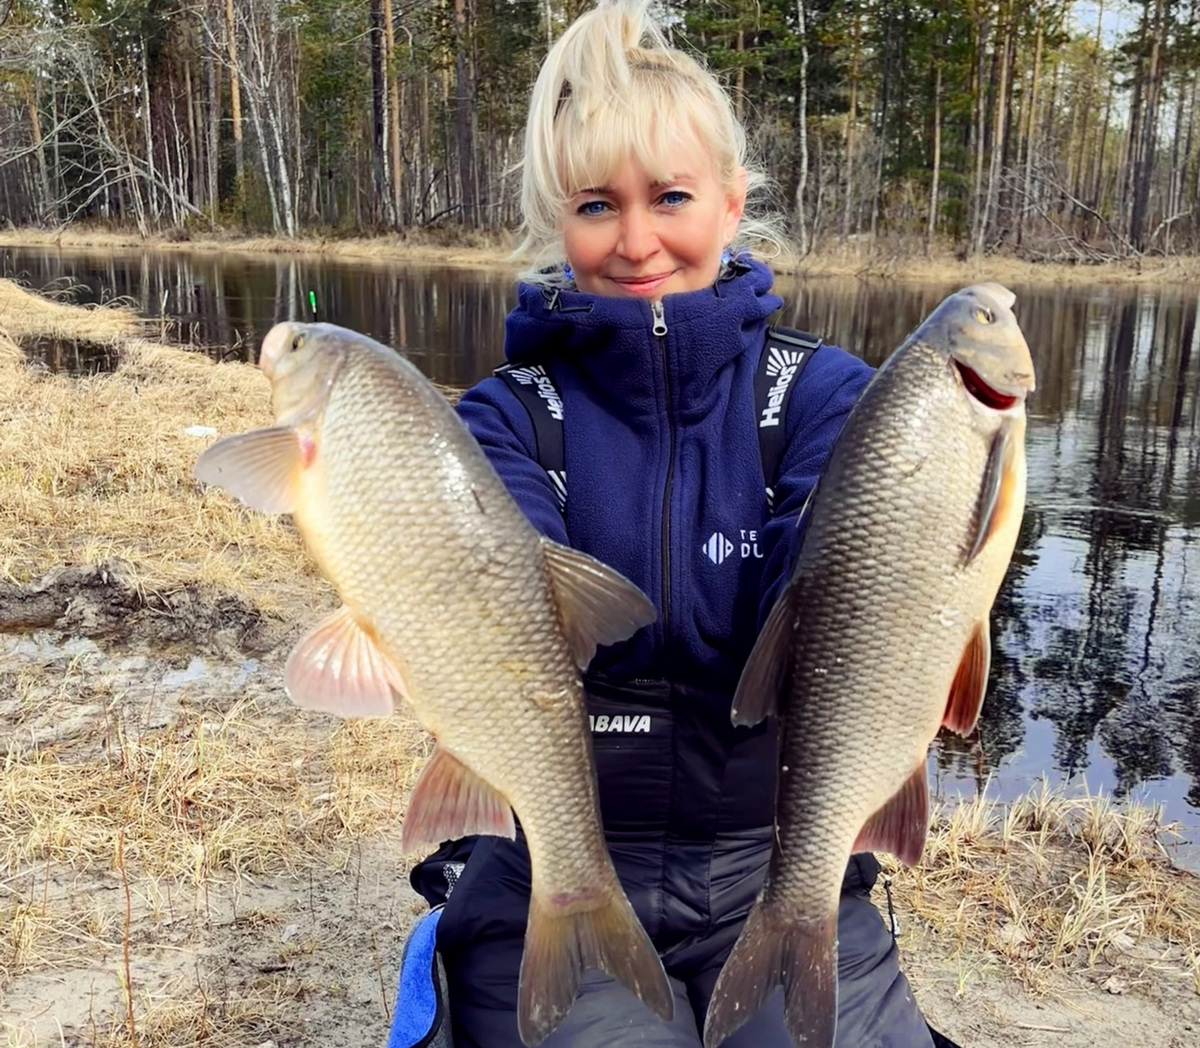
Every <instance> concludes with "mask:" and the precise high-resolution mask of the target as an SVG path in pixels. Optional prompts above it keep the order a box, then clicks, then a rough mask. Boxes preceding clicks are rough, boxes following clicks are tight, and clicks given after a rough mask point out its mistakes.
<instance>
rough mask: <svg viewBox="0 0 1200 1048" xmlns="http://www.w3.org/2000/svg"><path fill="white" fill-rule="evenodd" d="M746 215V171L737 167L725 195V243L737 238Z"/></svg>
mask: <svg viewBox="0 0 1200 1048" xmlns="http://www.w3.org/2000/svg"><path fill="white" fill-rule="evenodd" d="M745 213H746V169H745V168H744V167H739V168H738V169H737V173H736V174H735V175H734V176H733V185H731V186H730V187H729V190H728V192H727V193H726V194H725V227H724V234H725V243H727V244H728V243H729V242H730V241H731V240H733V239H734V237H736V236H737V231H738V226H739V225H741V222H742V215H744V214H745Z"/></svg>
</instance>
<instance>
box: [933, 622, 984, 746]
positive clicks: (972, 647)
mask: <svg viewBox="0 0 1200 1048" xmlns="http://www.w3.org/2000/svg"><path fill="white" fill-rule="evenodd" d="M991 666H992V641H991V636H990V633H989V630H988V622H987V619H986V618H985V619H983V620H982V621H981V622H980V623H979V625H977V626H976V627H975V630H974V631H973V632H972V634H971V636H970V639H969V640H968V641H967V646H966V647H965V648H964V649H963V653H962V658H961V659H960V660H959V662H958V670H957V671H956V672H955V674H954V681H953V683H951V685H950V695H949V697H948V698H947V700H946V712H945V714H944V715H943V717H942V723H943V724H944V725H945V726H946V727H947V728H949V729H950V730H951V731H953V732H956V733H957V734H959V735H970V734H971V732H972V731H974V730H975V725H976V723H978V721H979V711H980V709H981V708H982V707H983V697H984V695H985V694H986V693H987V683H988V673H989V672H990V670H991Z"/></svg>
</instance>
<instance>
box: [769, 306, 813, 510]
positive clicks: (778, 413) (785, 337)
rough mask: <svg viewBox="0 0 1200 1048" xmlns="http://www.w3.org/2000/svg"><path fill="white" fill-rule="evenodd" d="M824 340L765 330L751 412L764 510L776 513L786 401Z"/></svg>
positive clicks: (788, 331) (785, 330)
mask: <svg viewBox="0 0 1200 1048" xmlns="http://www.w3.org/2000/svg"><path fill="white" fill-rule="evenodd" d="M823 344H824V339H821V338H818V337H817V336H816V335H810V334H809V333H808V332H807V331H796V330H794V329H792V328H785V327H776V326H774V325H769V326H768V327H767V335H766V341H765V343H764V345H763V351H762V354H761V355H760V356H759V358H758V370H757V371H756V372H755V375H754V409H755V417H756V418H757V419H758V450H759V454H760V455H761V456H762V467H763V477H764V478H765V480H766V482H767V507H768V508H769V509H770V510H771V512H772V513H773V512H774V511H775V481H776V479H777V477H778V475H779V463H780V462H781V461H782V459H783V449H784V447H785V445H786V443H787V433H786V432H785V425H784V423H785V421H786V420H787V408H788V399H789V397H790V395H791V392H792V389H793V388H794V387H795V386H796V379H797V378H799V377H800V372H801V371H803V370H804V366H805V365H806V364H807V363H808V362H809V360H810V359H811V358H812V355H813V354H814V353H815V352H816V351H817V350H818V349H820V348H821V346H822V345H823Z"/></svg>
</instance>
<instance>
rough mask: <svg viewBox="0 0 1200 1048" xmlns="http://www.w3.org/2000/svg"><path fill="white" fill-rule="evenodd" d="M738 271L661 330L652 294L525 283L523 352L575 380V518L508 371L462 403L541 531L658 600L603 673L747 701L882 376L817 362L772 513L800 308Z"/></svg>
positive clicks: (806, 380) (796, 412) (596, 668)
mask: <svg viewBox="0 0 1200 1048" xmlns="http://www.w3.org/2000/svg"><path fill="white" fill-rule="evenodd" d="M733 268H734V271H733V272H732V273H731V274H727V275H726V276H724V277H723V278H722V279H720V280H718V281H717V282H716V283H715V284H714V285H713V286H712V287H710V288H706V289H703V290H700V291H693V292H687V293H683V294H676V295H667V296H666V297H665V298H664V299H663V316H662V319H663V321H665V328H666V330H665V333H660V334H655V333H654V330H653V328H654V318H653V316H652V312H651V305H650V303H649V302H646V301H643V300H636V299H624V298H607V297H600V296H594V295H587V294H582V293H580V292H576V291H551V290H547V289H544V288H541V287H537V286H532V285H525V284H523V285H521V287H520V304H519V305H518V306H517V308H515V309H514V310H513V311H512V313H510V314H509V317H508V320H507V326H506V339H505V353H506V356H507V357H508V359H509V360H510V361H525V360H533V361H536V362H538V363H541V364H543V365H545V366H546V367H547V368H548V370H549V371H550V374H551V375H552V376H553V378H554V381H555V383H556V384H557V386H558V389H559V391H560V392H561V395H562V401H563V413H564V439H565V460H566V486H567V492H568V495H567V507H566V513H565V519H564V516H563V514H561V513H560V511H559V508H558V503H557V501H556V497H555V493H554V488H553V486H552V485H551V483H550V480H549V478H548V477H547V475H546V473H545V471H544V470H543V469H542V468H541V466H540V465H539V464H538V462H537V460H536V458H535V454H536V441H535V436H534V430H533V425H532V422H531V420H530V418H529V415H528V412H527V411H526V409H525V408H524V406H523V405H522V404H521V403H520V401H519V400H518V399H517V398H516V396H515V395H514V394H513V393H512V391H511V390H509V388H508V387H507V386H506V385H505V383H504V382H503V381H501V380H500V379H498V378H495V377H492V378H487V379H484V380H483V381H482V382H480V383H479V384H478V385H476V386H475V387H474V388H472V389H471V390H470V391H468V392H467V393H466V395H465V396H464V397H463V398H462V401H461V403H460V406H459V412H460V414H461V416H462V418H463V419H464V421H465V422H466V423H467V425H468V427H469V428H470V430H471V432H472V433H473V434H474V435H475V437H476V439H477V440H478V441H479V443H480V444H481V445H482V447H483V449H484V451H485V452H486V453H487V455H488V457H489V459H490V460H491V462H492V464H493V465H494V466H495V468H496V470H497V472H498V473H499V474H500V476H501V477H502V478H503V479H504V481H505V483H506V484H507V485H508V488H509V490H510V491H511V492H512V494H513V496H514V497H515V498H516V500H517V502H518V503H519V504H520V506H521V508H522V509H523V510H524V511H525V514H526V515H527V516H528V517H529V519H530V520H531V521H532V522H533V524H534V526H535V527H537V528H538V529H539V530H540V531H541V532H542V533H543V534H545V535H547V536H548V537H550V538H552V539H554V540H556V541H558V542H563V543H566V544H568V545H570V546H573V547H575V548H577V549H580V550H583V551H585V552H587V553H590V554H592V555H593V556H595V557H597V558H599V559H600V560H601V561H603V562H605V563H606V564H610V565H611V566H612V567H614V568H616V569H617V570H618V571H620V572H621V573H622V574H624V575H625V576H626V577H627V578H629V579H630V580H631V581H632V582H634V583H635V584H636V585H637V586H639V587H640V588H641V589H642V590H643V592H645V593H646V594H647V596H649V597H650V598H651V600H653V601H654V603H655V605H656V607H657V608H658V613H659V617H658V620H657V621H656V622H655V623H654V624H653V625H651V626H648V627H645V628H644V629H642V630H640V631H639V632H638V633H637V634H635V635H634V636H633V637H632V638H631V639H630V640H628V641H626V642H624V643H621V644H617V645H614V646H612V647H611V648H607V649H601V650H600V651H599V652H598V653H597V655H596V658H595V660H594V661H593V663H592V666H591V670H592V672H598V673H600V674H602V675H604V676H606V677H608V678H610V679H616V680H622V679H624V680H631V679H654V680H673V681H677V682H680V683H683V684H693V685H702V686H704V687H706V688H709V689H714V690H718V691H727V692H728V693H729V694H730V695H731V696H732V693H733V690H734V688H735V686H736V684H737V680H738V676H739V675H740V673H741V670H742V666H743V665H744V663H745V661H746V658H747V657H748V656H749V654H750V650H751V648H752V647H753V645H754V640H755V637H756V635H757V631H758V626H759V623H760V622H761V620H762V618H763V617H765V614H766V612H767V611H768V610H769V608H770V603H771V601H772V600H773V599H774V595H775V592H776V591H777V590H778V588H779V587H780V585H781V584H782V581H783V580H784V578H785V577H786V574H787V571H788V570H789V568H790V563H791V559H792V556H793V555H794V545H795V536H794V533H795V525H796V519H797V517H798V515H799V512H800V510H801V508H802V507H803V505H804V501H805V499H806V498H807V497H808V493H809V491H810V490H811V489H812V487H813V485H814V484H815V483H816V480H817V477H818V476H819V474H820V473H821V471H822V469H823V468H824V466H825V462H826V459H827V458H828V457H829V451H830V448H831V446H832V443H833V441H834V438H835V437H836V436H837V434H838V431H839V430H840V428H841V425H842V422H843V420H844V419H845V417H846V414H847V412H849V410H850V408H851V406H852V405H853V403H854V401H855V400H856V399H857V397H858V395H859V393H860V392H861V391H862V389H863V387H864V386H865V385H866V383H867V380H868V379H869V378H870V375H871V369H870V368H868V367H867V366H866V365H865V364H863V363H862V362H861V361H860V360H858V359H857V358H855V357H853V356H851V355H850V354H848V353H846V352H844V351H843V350H841V349H838V348H837V347H835V346H824V347H822V348H821V349H820V350H819V351H818V352H817V353H816V354H815V355H814V356H813V358H812V359H811V360H810V361H809V363H808V365H807V366H806V367H805V368H804V370H803V371H802V372H801V376H800V379H799V385H798V387H797V388H796V389H794V390H793V391H792V395H791V398H790V402H789V409H788V417H787V419H786V420H785V427H786V428H785V433H786V434H787V446H786V450H785V453H784V456H783V459H782V462H781V464H780V470H779V476H778V478H777V480H776V483H775V485H774V488H775V494H776V504H777V512H776V513H775V514H774V516H771V515H770V513H769V511H768V508H767V502H766V494H765V488H766V482H765V480H764V477H763V472H762V462H761V457H760V453H759V444H758V434H757V429H756V426H757V422H758V420H757V418H756V412H755V404H754V387H753V381H754V372H755V366H756V364H757V361H758V358H759V355H760V354H761V352H762V351H763V343H764V327H765V325H766V323H767V318H768V316H769V315H770V314H771V313H772V312H774V311H775V310H776V309H778V308H779V306H780V305H781V304H782V303H781V300H780V299H779V298H778V297H777V296H775V295H774V294H772V293H771V284H772V276H771V273H770V270H768V269H767V268H766V267H765V266H763V265H761V264H759V263H757V262H750V263H745V264H738V265H736V266H735V267H733ZM660 329H661V325H660Z"/></svg>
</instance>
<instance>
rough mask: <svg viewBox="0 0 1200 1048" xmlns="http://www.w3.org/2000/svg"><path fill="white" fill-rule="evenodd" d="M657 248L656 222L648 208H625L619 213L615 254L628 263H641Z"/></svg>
mask: <svg viewBox="0 0 1200 1048" xmlns="http://www.w3.org/2000/svg"><path fill="white" fill-rule="evenodd" d="M658 247H659V241H658V228H657V222H656V219H655V216H654V214H653V212H651V211H650V209H649V208H644V207H632V208H626V209H625V210H624V211H623V212H622V213H621V235H620V239H619V240H618V241H617V253H618V254H619V255H621V257H622V258H627V259H628V260H629V261H630V262H643V261H645V260H646V259H647V258H650V257H651V256H652V255H653V254H654V253H655V252H656V251H657V250H658Z"/></svg>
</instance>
